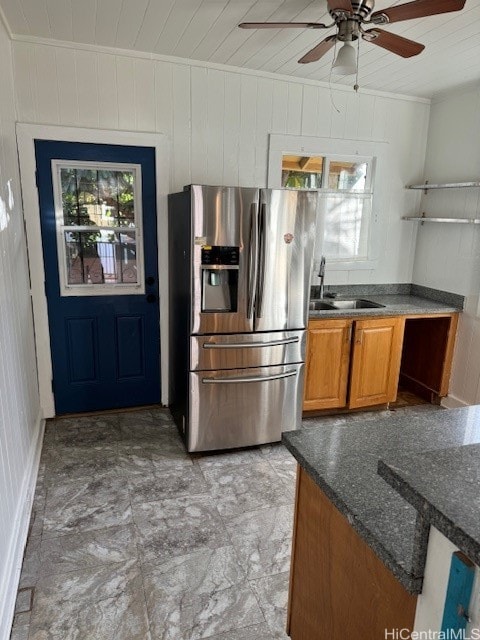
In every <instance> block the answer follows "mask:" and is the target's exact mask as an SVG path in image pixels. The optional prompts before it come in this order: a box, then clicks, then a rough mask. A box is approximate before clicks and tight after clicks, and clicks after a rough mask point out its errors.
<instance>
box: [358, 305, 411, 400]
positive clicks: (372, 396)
mask: <svg viewBox="0 0 480 640" xmlns="http://www.w3.org/2000/svg"><path fill="white" fill-rule="evenodd" d="M404 326H405V319H404V318H379V319H375V320H358V321H356V322H355V332H354V337H353V354H352V366H351V375H350V399H349V403H348V406H349V407H350V408H351V409H355V408H357V407H369V406H371V405H376V404H385V403H387V402H394V401H395V400H396V398H397V387H398V377H399V374H400V362H401V357H402V343H403V330H404Z"/></svg>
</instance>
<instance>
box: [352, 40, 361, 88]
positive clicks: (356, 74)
mask: <svg viewBox="0 0 480 640" xmlns="http://www.w3.org/2000/svg"><path fill="white" fill-rule="evenodd" d="M359 60H360V38H357V71H356V73H355V84H354V85H353V89H354V91H355V92H356V93H358V90H359V89H360V85H359V84H358V69H359V64H358V63H359Z"/></svg>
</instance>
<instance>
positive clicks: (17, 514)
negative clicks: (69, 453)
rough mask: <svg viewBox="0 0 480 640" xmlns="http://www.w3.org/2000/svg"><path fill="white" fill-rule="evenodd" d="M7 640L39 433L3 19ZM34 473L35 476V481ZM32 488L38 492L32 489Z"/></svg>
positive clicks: (3, 581) (3, 596)
mask: <svg viewBox="0 0 480 640" xmlns="http://www.w3.org/2000/svg"><path fill="white" fill-rule="evenodd" d="M0 86H1V87H2V89H1V91H0V638H1V639H2V640H3V639H4V638H8V637H9V632H10V630H9V625H10V622H11V616H12V615H13V604H14V601H15V595H16V586H17V585H16V578H18V573H17V570H18V569H19V567H20V563H21V560H22V554H23V546H22V545H23V541H24V535H25V533H26V528H25V527H26V525H28V520H27V518H28V513H26V511H25V506H26V505H28V504H29V498H30V497H31V492H32V488H33V487H34V481H35V478H34V474H35V472H36V467H35V463H36V460H35V454H36V452H37V451H36V448H37V440H38V435H39V432H40V423H39V416H38V412H39V401H38V395H37V378H36V367H35V349H34V344H33V325H32V314H31V305H30V293H29V278H28V267H27V256H26V244H25V235H24V226H23V217H22V209H21V197H20V180H19V174H18V163H17V152H16V143H15V119H16V115H15V107H14V90H13V76H12V55H11V43H10V41H9V39H8V36H7V34H6V32H5V29H4V27H3V24H2V22H1V20H0ZM32 474H33V475H32ZM32 485H33V487H32Z"/></svg>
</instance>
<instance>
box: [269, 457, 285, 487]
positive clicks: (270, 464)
mask: <svg viewBox="0 0 480 640" xmlns="http://www.w3.org/2000/svg"><path fill="white" fill-rule="evenodd" d="M267 462H268V464H269V466H270V468H271V469H272V471H273V472H274V473H275V475H276V476H277V478H278V479H279V480H280V482H281V483H282V484H287V483H286V481H285V479H284V478H282V477H281V475H280V474H279V473H278V471H277V469H275V467H274V465H273V464H272V463H271V460H267Z"/></svg>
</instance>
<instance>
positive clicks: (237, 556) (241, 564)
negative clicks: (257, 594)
mask: <svg viewBox="0 0 480 640" xmlns="http://www.w3.org/2000/svg"><path fill="white" fill-rule="evenodd" d="M231 546H232V548H233V551H234V553H235V557H236V558H237V560H238V563H239V564H240V566H241V567H242V569H243V563H242V558H241V557H240V555H239V551H238V550H237V547H236V545H235V543H234V542H233V541H232V544H231ZM289 555H290V562H291V550H290V554H289ZM244 572H245V578H246V580H247V581H248V583H249V585H250V581H254V580H261V579H262V578H272V577H274V576H278V575H280V574H281V573H285V570H283V571H273V572H268V573H264V574H263V575H260V576H256V577H251V576H249V574H248V568H246V569H244ZM288 572H290V566H289V567H288ZM250 589H251V590H252V591H253V589H252V588H251V585H250ZM262 613H263V610H262Z"/></svg>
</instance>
